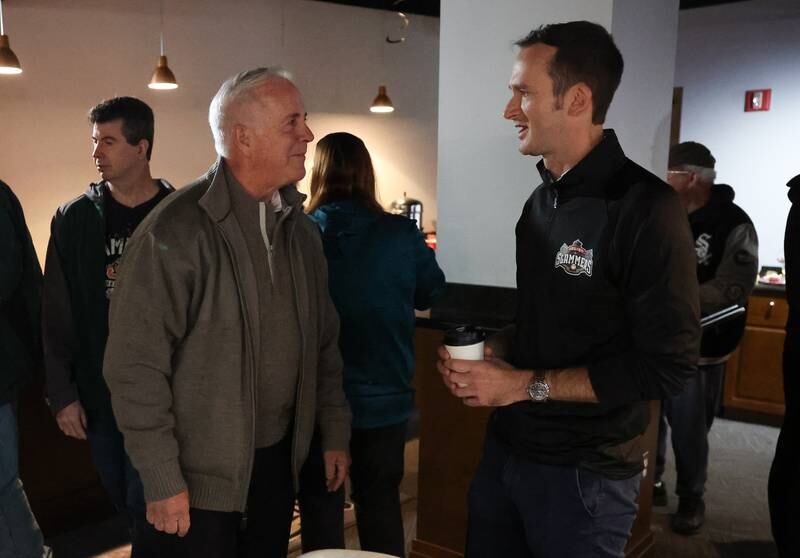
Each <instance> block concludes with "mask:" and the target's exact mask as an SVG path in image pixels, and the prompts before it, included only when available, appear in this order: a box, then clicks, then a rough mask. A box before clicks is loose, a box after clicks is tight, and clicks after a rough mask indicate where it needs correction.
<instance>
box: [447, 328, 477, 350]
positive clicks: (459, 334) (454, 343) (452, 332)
mask: <svg viewBox="0 0 800 558" xmlns="http://www.w3.org/2000/svg"><path fill="white" fill-rule="evenodd" d="M485 340H486V332H485V331H483V330H482V329H478V328H476V327H475V326H471V325H462V326H458V327H454V328H452V329H448V330H447V331H446V332H445V334H444V344H445V345H450V346H451V347H465V346H467V345H474V344H475V343H480V342H481V341H485Z"/></svg>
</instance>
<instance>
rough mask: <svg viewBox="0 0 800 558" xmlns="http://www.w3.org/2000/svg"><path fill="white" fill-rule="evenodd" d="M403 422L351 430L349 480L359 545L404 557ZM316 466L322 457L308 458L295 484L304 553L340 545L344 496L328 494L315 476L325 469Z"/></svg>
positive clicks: (320, 464) (320, 475)
mask: <svg viewBox="0 0 800 558" xmlns="http://www.w3.org/2000/svg"><path fill="white" fill-rule="evenodd" d="M406 426H407V424H406V422H405V421H404V422H402V423H400V424H393V425H391V426H385V427H381V428H369V429H353V432H352V435H351V438H350V457H351V458H352V460H353V462H352V464H351V466H350V484H351V488H352V494H351V496H352V499H353V503H354V504H355V510H356V525H357V526H358V538H359V541H360V543H361V549H362V550H367V551H370V552H382V553H384V554H391V555H393V556H405V535H404V533H403V514H402V511H401V509H400V491H399V487H400V482H401V481H402V480H403V467H404V454H405V435H406ZM320 467H323V463H322V460H321V456H320V457H319V459H311V458H310V459H309V461H307V462H306V466H305V467H304V468H303V469H304V476H303V477H302V479H301V489H300V494H301V497H300V510H301V529H302V539H303V552H309V551H310V550H317V549H320V548H343V547H344V540H343V538H341V533H342V531H343V525H342V521H343V516H342V508H343V495H341V496H336V497H331V496H330V495H329V494H328V493H327V492H326V491H325V490H324V488H325V487H324V483H319V482H318V481H317V479H319V478H324V468H322V469H320ZM306 475H309V476H310V478H309V477H308V476H306ZM320 488H321V489H322V490H320ZM320 516H321V517H320ZM334 528H335V530H334Z"/></svg>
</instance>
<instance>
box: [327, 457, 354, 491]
mask: <svg viewBox="0 0 800 558" xmlns="http://www.w3.org/2000/svg"><path fill="white" fill-rule="evenodd" d="M322 456H323V459H324V460H325V486H327V488H328V492H336V491H337V490H339V487H340V486H342V484H344V479H345V477H346V476H347V469H348V467H349V466H350V458H349V457H348V456H347V452H346V451H326V452H323V454H322Z"/></svg>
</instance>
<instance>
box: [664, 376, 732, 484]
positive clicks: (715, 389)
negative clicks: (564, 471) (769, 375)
mask: <svg viewBox="0 0 800 558" xmlns="http://www.w3.org/2000/svg"><path fill="white" fill-rule="evenodd" d="M724 377H725V364H724V363H722V364H713V365H709V366H700V367H699V368H698V370H697V374H695V376H694V377H693V378H691V379H690V380H689V381H688V383H687V384H686V388H685V389H684V391H683V392H681V393H679V394H678V395H676V396H674V397H670V398H669V399H665V400H664V401H663V402H662V405H661V424H660V425H659V429H658V449H657V453H656V471H655V481H656V482H659V481H661V477H662V475H663V474H664V468H665V466H666V455H667V424H669V426H670V428H671V429H672V449H673V451H674V452H675V471H676V473H677V482H676V486H675V493H676V494H677V495H678V496H679V497H681V498H702V496H703V493H704V492H705V487H706V479H707V476H708V431H709V430H711V425H712V424H713V423H714V417H715V416H716V414H717V411H718V410H719V405H720V401H721V399H722V384H723V380H724Z"/></svg>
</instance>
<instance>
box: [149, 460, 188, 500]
mask: <svg viewBox="0 0 800 558" xmlns="http://www.w3.org/2000/svg"><path fill="white" fill-rule="evenodd" d="M139 476H140V477H141V478H142V484H143V485H144V499H145V500H147V501H148V502H155V501H157V500H164V499H165V498H169V497H171V496H175V495H176V494H180V493H181V492H183V491H184V490H186V481H185V480H184V478H183V473H182V472H181V466H180V463H178V460H177V459H171V460H169V461H165V462H163V463H159V464H158V465H156V466H154V467H148V468H145V469H139Z"/></svg>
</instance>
